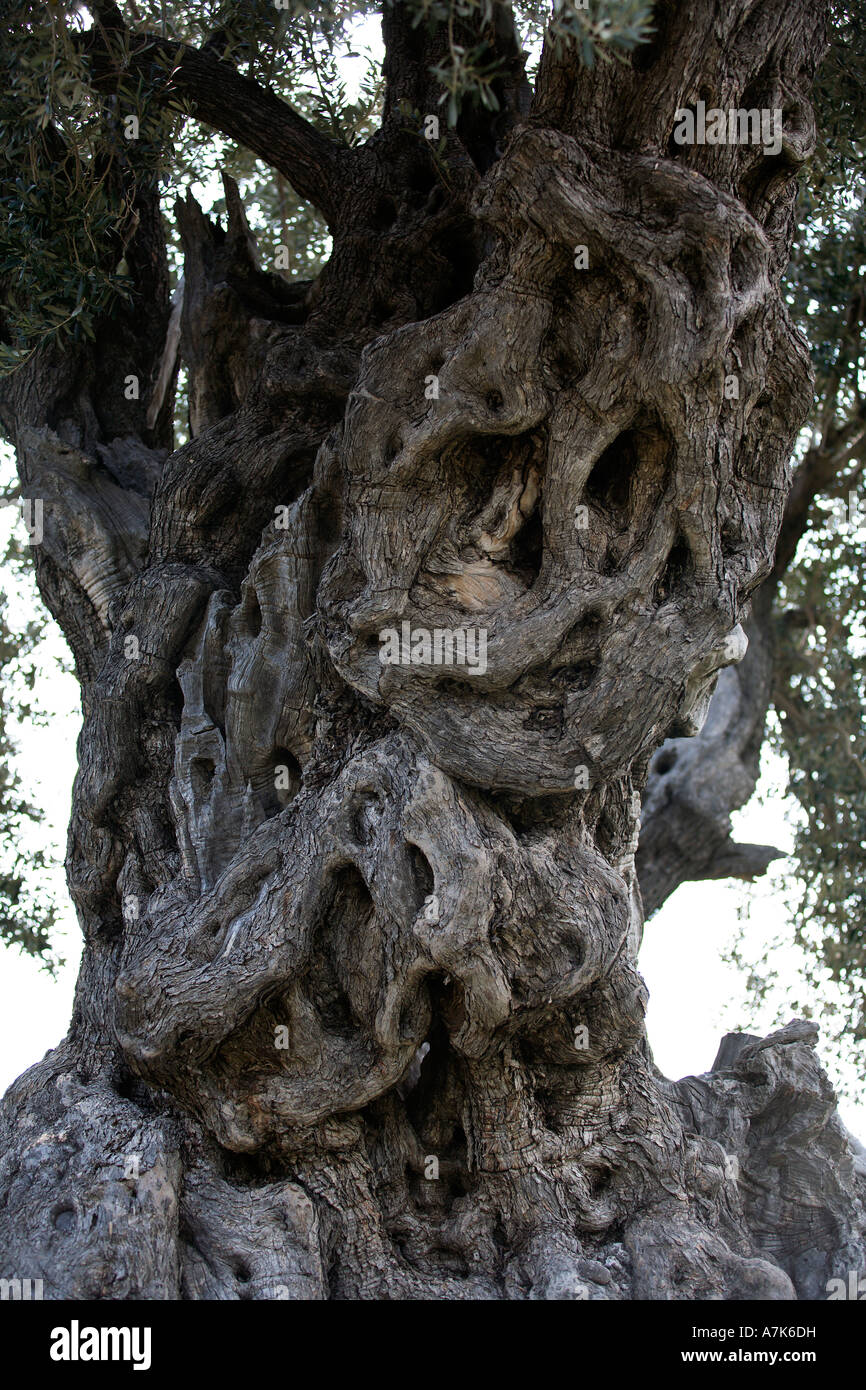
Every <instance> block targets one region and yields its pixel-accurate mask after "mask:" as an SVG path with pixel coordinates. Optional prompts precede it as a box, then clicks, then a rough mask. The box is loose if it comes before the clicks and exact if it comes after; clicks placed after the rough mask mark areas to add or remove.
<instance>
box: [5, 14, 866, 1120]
mask: <svg viewBox="0 0 866 1390" xmlns="http://www.w3.org/2000/svg"><path fill="white" fill-rule="evenodd" d="M356 37H357V40H358V41H357V42H356V44H355V45H354V46H355V47H356V48H360V47H363V46H368V45H369V46H370V47H371V48H373V49H374V50H375V49H378V48H379V31H378V24H377V22H376V21H375V20H369V21H367V22H366V23H364V24H363V25H360V26H358V34H357V36H356ZM361 69H362V64H361V63H360V62H355V63H353V62H351V60H350V62H349V63H348V64H347V67H346V69H345V76H346V78H347V86H348V87H349V94H350V96H352V95H353V93H352V90H351V89H352V87H354V86H355V85H356V81H357V80H358V79H359V77H360V71H361ZM202 191H203V190H200V189H198V188H197V189H196V190H195V192H196V194H197V196H201V193H202ZM214 192H215V194H216V193H217V190H214ZM0 461H2V473H3V475H4V478H5V477H7V476H8V474H9V451H8V450H6V449H5V446H2V445H0ZM16 517H17V513H16V512H13V510H12V509H7V510H4V511H2V512H0V548H5V545H6V539H7V536H8V532H9V528H10V527H11V526H12V525H14V524H17V525H18V526H19V527H22V523H21V521H20V519H19V520H17V523H16ZM22 534H23V527H22ZM20 601H21V602H22V603H23V604H25V605H26V604H27V602H28V601H32V600H29V599H28V596H27V595H26V594H25V595H23V596H22V598H21V600H20ZM52 627H53V625H52ZM62 650H63V642H62V638H61V636H60V634H59V631H58V630H57V629H56V628H54V627H53V632H52V635H51V637H50V639H49V641H48V643H47V644H46V658H48V657H49V656H50V653H51V651H54V652H58V651H62ZM45 669H46V675H45V678H44V679H43V681H42V682H41V685H40V688H39V692H38V698H39V703H40V704H41V706H42V707H43V708H45V709H47V710H48V711H49V712H50V713H51V716H52V717H51V720H50V722H49V723H48V724H47V726H46V727H38V728H37V727H33V726H27V727H25V728H23V729H22V731H21V738H20V758H19V766H20V767H21V769H22V772H23V774H24V778H25V784H26V789H27V791H28V792H30V794H31V796H32V799H34V800H36V801H37V802H38V803H39V804H40V805H41V806H42V807H43V808H44V809H45V813H46V823H45V826H44V830H45V839H46V840H47V842H48V843H49V844H50V847H51V849H52V850H53V853H54V855H55V857H56V858H57V859H58V860H59V861H61V862H62V859H63V854H64V851H65V845H66V825H67V821H68V817H69V806H70V797H71V792H72V781H73V778H74V776H75V768H76V761H75V742H76V739H77V736H78V730H79V728H80V722H81V719H80V709H79V705H78V689H77V685H76V682H75V680H74V679H73V678H72V677H71V676H65V675H63V674H62V673H58V672H57V670H56V666H52V663H51V662H50V660H47V662H46V668H45ZM784 771H785V769H784V767H783V765H782V764H781V762H780V761H779V760H778V759H777V758H773V757H769V758H768V759H767V760H766V764H765V775H764V777H763V779H762V784H761V787H760V788H759V793H758V795H756V797H755V798H753V800H752V802H751V803H750V804H749V806H747V807H745V808H744V810H743V811H741V812H740V813H739V815H738V816H737V817H736V818H735V833H736V835H737V837H738V838H740V839H742V840H747V841H751V842H753V843H758V844H774V845H777V846H778V847H779V848H781V849H788V848H790V845H791V841H792V833H791V828H790V825H789V823H788V821H787V819H786V806H785V803H784V800H783V797H782V793H781V790H780V788H781V787H782V786H783V785H784ZM787 811H788V814H790V807H788V808H787ZM782 872H783V871H782V867H781V865H780V864H779V863H777V865H775V866H773V867H772V868H771V870H770V873H769V874H768V875H767V876H766V877H765V879H763V880H762V881H761V882H760V883H759V884H758V885H755V886H754V887H746V886H744V885H742V884H736V883H730V882H729V883H709V884H684V885H683V887H681V888H680V889H678V891H677V892H676V893H674V895H673V896H672V897H671V898H670V899H669V900H668V902H667V903H666V904H665V906H664V907H663V908H662V910H661V912H660V913H659V914H658V915H657V916H656V917H655V918H654V919H653V920H652V921H651V922H650V923H649V924H648V926H647V929H646V935H645V939H644V946H643V951H642V953H641V962H640V964H641V969H642V972H643V975H644V978H645V980H646V982H647V985H648V987H649V992H650V1004H649V1013H648V1018H647V1026H648V1031H649V1039H650V1044H651V1046H652V1048H653V1052H654V1054H655V1058H656V1061H657V1063H658V1065H659V1066H660V1067H661V1069H662V1071H664V1072H665V1074H666V1075H667V1076H670V1077H680V1076H686V1075H690V1074H697V1073H700V1072H703V1071H707V1070H708V1069H709V1068H710V1066H711V1065H712V1062H713V1059H714V1057H715V1055H716V1051H717V1049H718V1045H719V1042H720V1040H721V1037H722V1035H723V1034H724V1033H725V1032H729V1031H735V1030H737V1029H739V1028H743V1027H744V1026H745V1027H746V1031H749V1032H753V1031H755V1032H760V1033H767V1032H770V1031H771V1030H772V1029H773V1028H774V1027H778V1026H779V1024H780V1023H784V1022H787V1020H788V1018H789V1017H790V1011H789V1010H786V1009H785V1008H784V1004H783V1002H782V1001H780V1000H779V999H778V998H777V999H776V1000H770V1001H769V1002H768V1003H767V1004H766V1005H765V1006H764V1008H763V1009H762V1012H761V1014H760V1015H759V1018H758V1022H757V1023H756V1024H754V1025H750V1024H746V1023H744V1020H745V1009H744V1006H745V1002H746V981H745V979H744V977H743V975H742V974H741V973H740V972H738V971H737V970H736V968H735V967H733V966H731V965H728V964H727V963H726V962H724V961H723V960H722V955H723V952H724V951H725V948H726V947H727V946H728V945H729V944H730V942H731V941H732V939H733V937H734V935H735V933H736V930H737V926H738V913H739V912H740V911H741V910H742V909H743V907H744V904H745V903H746V902H750V903H751V914H750V920H749V924H748V932H749V940H750V942H754V954H755V956H757V955H758V954H759V950H760V944H761V943H762V942H764V941H771V940H772V939H773V938H774V937H775V936H776V935H777V934H780V933H782V932H783V928H784V925H785V921H786V916H787V910H786V906H785V902H784V895H783V890H782V887H781V879H782ZM58 883H59V885H61V886H62V884H63V877H62V869H60V870H59V871H58ZM65 901H66V906H65V909H64V915H63V921H62V923H61V928H60V933H59V949H60V950H61V952H62V953H63V954H64V955H65V956H66V958H67V963H66V965H65V966H64V967H63V968H62V970H61V971H60V973H59V975H58V977H57V978H56V979H52V978H51V977H50V976H49V975H48V974H47V973H46V972H45V971H44V970H42V969H40V967H39V965H38V964H37V963H36V962H35V961H34V960H33V959H32V958H30V957H27V956H24V955H22V954H21V953H20V952H19V951H18V950H17V949H11V948H8V947H7V948H4V947H2V946H0V1092H2V1091H3V1090H5V1089H6V1087H7V1086H8V1085H9V1083H10V1082H11V1081H13V1080H14V1079H15V1077H16V1076H18V1075H19V1073H20V1072H22V1071H23V1070H24V1069H25V1067H27V1066H29V1065H31V1064H32V1063H33V1062H35V1061H38V1060H39V1058H40V1057H42V1056H43V1055H44V1053H45V1052H46V1051H47V1050H48V1049H49V1048H50V1047H54V1046H56V1044H57V1043H58V1042H60V1040H61V1039H62V1038H63V1036H64V1034H65V1032H66V1028H67V1025H68V1022H69V1018H70V1016H71V1012H72V999H73V993H74V988H75V980H76V976H77V972H78V963H79V960H80V955H81V938H80V933H79V931H78V927H77V923H76V920H75V914H74V911H73V909H72V906H71V904H69V903H68V900H65ZM773 960H774V964H775V966H776V968H777V970H779V973H780V975H781V977H782V980H783V983H784V982H785V981H788V982H791V983H793V982H794V981H795V980H796V973H797V968H798V959H797V954H796V952H794V951H793V950H786V951H781V952H777V953H776V955H775V956H774V958H773ZM780 1004H781V1008H780ZM816 1019H817V1021H818V1022H819V1024H820V1014H818V1013H816ZM828 1070H829V1071H830V1074H831V1079H832V1080H833V1082H834V1084H836V1085H837V1086H843V1087H844V1093H843V1095H842V1098H841V1103H840V1113H841V1115H842V1119H843V1121H844V1122H845V1123H846V1124H847V1125H848V1127H849V1129H851V1130H852V1131H853V1132H854V1133H855V1134H857V1135H858V1137H859V1138H860V1139H861V1140H866V1100H864V1099H863V1097H862V1095H861V1093H860V1090H861V1088H860V1087H859V1086H858V1083H857V1082H856V1079H854V1078H853V1077H852V1076H850V1075H845V1076H841V1075H839V1074H838V1073H837V1072H836V1071H835V1070H834V1069H833V1068H832V1067H829V1066H828Z"/></svg>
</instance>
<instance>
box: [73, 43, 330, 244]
mask: <svg viewBox="0 0 866 1390" xmlns="http://www.w3.org/2000/svg"><path fill="white" fill-rule="evenodd" d="M108 32H109V31H106V30H105V29H104V28H102V29H99V28H96V29H94V30H92V31H91V32H90V33H89V34H88V35H87V36H86V39H85V45H86V47H87V48H88V49H89V52H90V57H91V60H92V62H93V70H94V82H95V85H96V86H97V87H100V88H102V89H106V88H112V87H114V86H115V85H116V84H117V80H118V78H119V77H120V71H119V68H118V65H117V64H118V59H119V58H120V57H121V55H122V58H123V65H124V69H125V71H126V72H127V73H129V74H132V75H133V76H147V75H152V72H153V69H154V66H155V65H156V64H163V65H165V66H166V67H167V68H168V75H167V77H166V79H165V81H164V85H163V87H162V90H161V92H160V93H159V95H160V96H161V98H162V99H163V100H164V101H166V102H167V103H169V104H170V105H180V104H183V105H184V107H185V109H187V110H188V111H190V113H191V114H192V115H193V116H194V117H195V119H196V120H199V121H202V122H204V124H205V125H209V126H212V127H213V128H214V130H218V131H220V132H221V133H222V134H223V135H227V136H229V138H230V139H232V140H236V141H238V143H239V144H241V145H243V146H245V147H246V148H247V149H248V150H251V151H252V152H253V154H256V155H258V156H259V157H260V158H261V159H263V160H264V161H265V162H266V163H267V164H269V165H270V166H271V168H273V169H276V170H277V171H278V172H279V173H281V174H283V175H284V177H285V178H286V179H288V181H289V183H291V185H292V187H293V188H294V189H295V191H296V193H297V194H298V195H299V197H301V198H305V199H307V201H309V202H311V203H313V204H314V206H315V207H317V208H319V209H320V211H321V212H322V213H323V214H324V215H325V217H326V218H327V219H328V221H331V220H332V219H333V217H334V215H335V211H336V208H337V204H338V196H339V192H340V189H341V187H342V179H341V176H340V175H341V171H342V169H343V167H344V165H345V162H346V160H347V159H348V158H349V157H350V152H349V151H348V150H347V149H343V148H342V147H341V146H340V145H338V144H336V143H335V142H334V141H333V140H330V139H329V138H328V137H327V136H326V135H323V134H322V133H321V132H320V131H318V130H316V129H315V127H314V126H312V125H311V124H310V123H309V121H306V120H305V119H304V117H303V116H300V115H299V114H298V113H297V111H295V110H294V109H293V108H292V107H291V106H289V104H288V103H287V102H285V101H282V100H281V98H280V97H278V96H276V94H275V93H274V92H272V91H270V90H269V89H268V88H267V87H262V86H261V85H260V84H259V83H258V82H254V81H253V80H252V79H251V78H249V77H244V76H243V75H242V74H241V73H239V72H238V71H237V69H236V68H234V67H233V66H232V65H231V63H229V62H227V61H225V60H224V59H222V58H220V57H219V56H218V55H217V54H216V53H215V52H211V51H208V50H207V49H197V48H193V47H191V46H189V45H186V44H177V43H173V42H170V41H169V40H167V39H161V38H156V37H154V36H152V35H149V34H148V35H134V34H128V35H127V39H128V42H129V45H130V46H129V48H128V50H126V51H125V52H124V50H122V49H121V48H119V47H118V46H117V44H116V43H115V42H114V41H113V40H112V39H111V38H110V37H109V36H108ZM114 32H116V31H114Z"/></svg>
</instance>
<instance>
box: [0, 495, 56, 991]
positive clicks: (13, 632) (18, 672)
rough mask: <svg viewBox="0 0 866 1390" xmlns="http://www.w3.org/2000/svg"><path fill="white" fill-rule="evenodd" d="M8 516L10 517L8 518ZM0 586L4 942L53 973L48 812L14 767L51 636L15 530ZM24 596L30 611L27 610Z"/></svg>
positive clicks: (39, 715)
mask: <svg viewBox="0 0 866 1390" xmlns="http://www.w3.org/2000/svg"><path fill="white" fill-rule="evenodd" d="M8 514H9V513H8V512H5V511H4V515H8ZM3 570H4V574H5V576H6V582H5V584H4V585H3V586H2V587H0V941H3V942H4V943H6V944H7V945H13V946H18V947H20V948H21V950H23V951H25V952H26V953H27V954H28V955H32V956H36V957H38V958H39V959H40V960H41V961H42V963H43V965H44V966H45V968H46V969H47V970H49V971H50V972H51V973H52V974H53V973H54V972H55V971H56V969H57V967H58V966H59V965H61V964H62V960H61V959H60V958H59V957H58V956H57V954H56V953H55V951H54V949H53V946H52V934H53V930H54V927H55V923H56V921H57V917H58V903H57V899H56V896H55V890H54V887H53V883H54V882H55V881H56V871H57V868H58V865H57V864H56V862H55V860H54V857H53V855H52V854H51V852H50V851H49V850H44V849H41V848H37V849H33V848H32V841H33V839H34V837H35V835H36V834H38V833H39V831H40V828H41V827H43V824H44V814H43V812H42V810H41V808H40V807H38V806H37V805H36V804H35V803H34V801H33V800H32V798H30V797H28V796H27V795H25V792H24V788H23V785H22V779H21V775H20V773H19V771H18V768H17V766H16V754H17V751H18V747H17V730H18V729H20V727H21V726H22V724H23V723H24V722H27V723H28V724H30V725H37V726H38V725H39V724H40V723H44V722H45V720H46V715H45V713H44V711H43V710H42V708H41V700H40V689H39V673H40V666H41V662H40V659H39V657H40V652H39V648H40V645H41V643H42V642H43V639H44V637H45V632H46V619H45V615H44V610H43V609H42V608H41V607H40V605H39V602H38V595H37V593H36V585H35V582H34V577H33V568H32V564H31V561H30V555H29V551H28V549H27V547H26V546H23V545H22V544H20V542H19V541H18V539H17V536H16V534H15V532H14V531H13V535H12V538H11V540H10V542H9V545H8V547H7V549H6V553H5V555H4V556H3ZM22 594H23V596H24V600H25V605H26V612H25V611H22V604H21V601H20V600H21V597H22Z"/></svg>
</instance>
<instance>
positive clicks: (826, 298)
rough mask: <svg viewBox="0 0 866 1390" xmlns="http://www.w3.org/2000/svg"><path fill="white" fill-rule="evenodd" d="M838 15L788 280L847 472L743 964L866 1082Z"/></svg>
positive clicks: (865, 749)
mask: <svg viewBox="0 0 866 1390" xmlns="http://www.w3.org/2000/svg"><path fill="white" fill-rule="evenodd" d="M833 9H834V36H833V44H832V48H831V51H830V53H829V55H828V57H827V59H826V60H825V62H824V64H823V65H822V67H821V69H820V71H819V77H818V81H817V83H816V88H815V109H816V117H817V121H818V129H819V144H818V150H817V154H816V157H815V159H814V160H813V162H812V165H811V167H810V169H809V171H808V177H807V178H806V179H805V180H804V182H803V185H802V188H801V209H800V230H799V232H798V235H797V239H796V243H795V246H794V252H793V256H792V261H791V265H790V267H789V271H788V301H789V304H790V307H791V310H792V312H793V314H794V317H795V319H796V320H797V321H798V323H799V324H800V326H801V328H802V329H803V332H804V333H805V334H806V336H807V337H808V339H809V342H810V344H811V347H812V360H813V364H814V367H815V373H816V392H815V401H814V405H813V408H812V412H811V416H810V419H809V422H808V426H807V429H806V430H805V431H804V435H803V439H802V442H801V449H800V451H799V452H800V455H801V456H803V455H805V453H806V451H807V450H809V451H810V453H811V454H812V455H813V456H816V457H817V458H819V459H820V458H821V457H822V456H825V455H826V456H827V457H829V458H830V459H831V460H832V461H834V471H833V477H832V481H831V482H830V484H829V485H828V486H827V488H826V489H825V491H824V493H823V494H822V495H820V496H819V498H818V499H817V500H816V503H815V505H814V507H813V509H812V514H811V516H810V523H809V528H808V531H807V533H806V535H805V536H804V537H803V540H802V541H801V544H800V547H799V550H798V553H797V556H796V558H795V561H794V563H793V565H792V566H791V567H790V569H789V570H788V572H787V574H786V575H785V576H784V579H783V582H782V584H781V586H780V594H779V601H778V605H777V619H776V644H777V661H776V667H777V669H776V678H775V691H774V704H775V711H776V716H777V717H776V718H774V719H772V720H771V723H770V737H771V741H772V743H773V745H774V746H775V748H776V749H777V750H778V751H779V752H780V753H781V754H782V755H783V757H784V758H785V760H786V762H787V767H788V792H789V794H790V796H791V797H792V799H793V801H794V802H795V803H796V807H797V814H796V816H795V817H794V828H795V835H794V851H793V855H792V857H791V860H790V861H789V864H788V874H787V895H788V899H789V911H790V927H789V933H788V935H787V937H786V938H785V939H784V940H782V941H778V942H776V943H775V944H774V946H773V947H772V948H771V949H770V950H769V951H767V952H766V953H765V954H764V955H763V956H762V957H761V958H760V959H756V958H755V954H754V952H750V950H749V943H748V935H747V932H743V933H741V936H740V939H739V941H738V942H737V945H736V948H735V950H734V953H733V959H734V960H735V961H736V962H737V963H738V964H740V965H742V964H744V963H745V964H748V965H749V967H750V971H751V987H752V990H753V996H754V1003H755V1008H756V1009H757V1007H758V1006H759V1005H760V1004H761V1002H762V1001H763V1000H765V999H766V998H767V997H768V995H769V994H770V992H771V991H773V990H775V989H776V988H777V987H778V973H777V971H776V969H775V967H774V965H773V959H772V958H773V956H774V954H775V951H776V950H777V949H778V948H779V947H780V946H781V947H788V948H790V947H791V945H793V946H794V947H796V948H798V953H799V959H800V960H801V962H802V975H803V983H804V984H805V985H806V986H807V988H808V991H809V998H805V999H804V998H802V997H795V995H794V993H792V992H791V991H790V990H788V991H787V992H786V995H785V1000H784V1004H783V1007H782V1010H781V1012H780V1018H781V1016H782V1015H784V1016H785V1017H788V1016H790V1012H791V1010H792V1009H794V1010H796V1011H797V1012H799V1013H802V1014H805V1015H806V1016H809V1015H810V1014H811V1013H813V1012H814V1011H815V1009H816V1007H819V1006H820V1009H821V1013H822V1018H823V1019H825V1020H826V1019H828V1018H830V1019H832V1020H833V1021H834V1022H833V1026H832V1029H831V1030H829V1031H830V1033H831V1035H832V1034H835V1036H830V1037H828V1039H827V1041H828V1042H832V1043H833V1044H834V1045H835V1049H836V1054H837V1056H838V1058H839V1059H840V1060H842V1061H844V1062H847V1063H848V1064H851V1063H853V1064H854V1066H855V1067H856V1068H857V1069H858V1071H859V1072H860V1074H861V1075H866V1051H864V1049H863V1047H862V1043H863V1041H864V1040H866V854H864V850H866V672H864V666H866V582H864V581H866V526H864V525H863V524H862V522H863V519H864V515H866V495H864V489H863V480H864V471H866V398H864V394H863V393H864V387H866V379H864V368H866V341H864V332H866V102H864V100H863V91H864V84H866V4H864V3H863V0H836V2H835V3H834V6H833ZM849 498H850V499H851V500H852V501H853V508H852V507H850V506H849ZM858 510H860V524H859V525H858V523H857V513H858Z"/></svg>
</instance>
